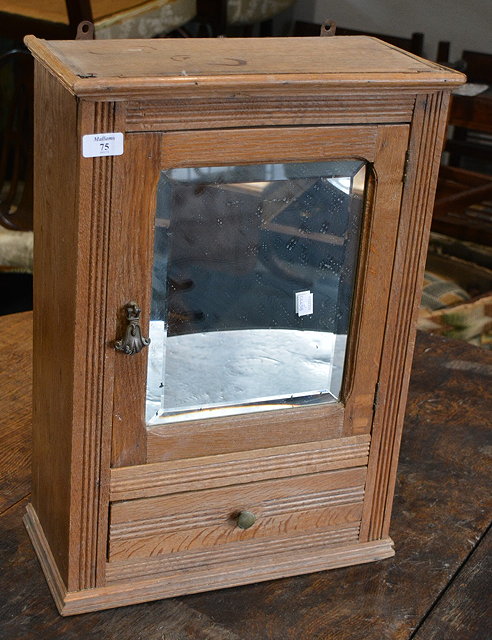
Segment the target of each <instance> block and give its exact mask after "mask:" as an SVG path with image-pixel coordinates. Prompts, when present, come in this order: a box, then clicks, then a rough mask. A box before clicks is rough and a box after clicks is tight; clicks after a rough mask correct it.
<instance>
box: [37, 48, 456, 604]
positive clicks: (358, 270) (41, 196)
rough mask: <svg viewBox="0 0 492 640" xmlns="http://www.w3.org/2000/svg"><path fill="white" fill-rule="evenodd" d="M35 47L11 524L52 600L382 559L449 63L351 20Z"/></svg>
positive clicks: (164, 592) (137, 595)
mask: <svg viewBox="0 0 492 640" xmlns="http://www.w3.org/2000/svg"><path fill="white" fill-rule="evenodd" d="M27 44H28V46H29V48H30V49H31V51H32V53H33V55H34V56H35V58H36V115H35V119H36V134H35V148H36V154H35V157H36V178H35V188H36V209H35V237H36V248H35V274H36V278H35V311H34V358H35V363H34V403H33V404H34V417H33V421H34V462H33V496H32V505H30V506H29V508H28V513H27V515H26V526H27V528H28V531H29V533H30V535H31V538H32V540H33V543H34V545H35V547H36V550H37V552H38V556H39V558H40V561H41V564H42V566H43V569H44V571H45V573H46V576H47V579H48V583H49V586H50V588H51V590H52V593H53V596H54V598H55V600H56V603H57V605H58V607H59V609H60V612H61V613H62V614H65V615H69V614H73V613H80V612H84V611H90V610H95V609H101V608H107V607H115V606H119V605H125V604H130V603H135V602H143V601H146V600H152V599H158V598H161V597H165V596H172V595H178V594H183V593H191V592H197V591H204V590H208V589H213V588H219V587H227V586H232V585H237V584H242V583H248V582H256V581H259V580H267V579H270V578H275V577H280V576H289V575H295V574H298V573H305V572H311V571H318V570H322V569H328V568H333V567H341V566H345V565H350V564H355V563H359V562H369V561H372V560H377V559H381V558H386V557H388V556H390V555H392V554H393V543H392V541H391V539H390V538H389V535H388V531H389V519H390V512H391V502H392V496H393V487H394V479H395V473H396V463H397V456H398V448H399V440H400V432H401V424H402V419H403V412H404V408H405V396H406V389H407V384H408V374H409V367H410V363H411V357H412V348H413V342H414V336H415V333H414V317H415V312H416V308H417V304H418V298H419V292H420V280H421V276H422V270H423V264H424V259H425V249H426V240H427V233H428V227H429V223H430V214H431V210H432V201H433V193H434V188H435V182H436V175H437V168H438V164H439V154H440V150H441V145H442V140H443V135H444V129H445V124H446V110H447V105H448V98H449V93H450V90H451V88H452V87H453V86H455V85H457V84H460V83H461V82H462V79H463V77H462V76H461V75H460V74H458V73H455V72H452V71H449V70H447V69H443V68H442V67H439V66H437V65H435V64H432V63H430V62H426V61H423V60H420V59H418V58H416V57H414V56H412V55H409V54H407V53H402V52H400V51H398V50H397V49H395V48H394V47H392V46H389V45H386V44H384V43H381V42H378V41H377V40H374V39H372V38H365V37H335V38H302V39H289V38H285V39H260V40H252V39H248V40H246V39H245V40H242V39H218V40H198V39H195V40H193V39H190V40H179V41H173V40H153V41H132V40H129V41H124V40H119V41H95V42H94V41H77V42H45V41H42V40H38V39H36V38H33V37H28V38H27ZM149 339H150V343H149ZM115 347H116V348H115Z"/></svg>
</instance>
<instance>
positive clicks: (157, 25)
mask: <svg viewBox="0 0 492 640" xmlns="http://www.w3.org/2000/svg"><path fill="white" fill-rule="evenodd" d="M195 15H196V1H195V0H150V1H149V2H144V3H143V4H139V5H138V6H136V7H133V8H132V9H128V10H126V11H121V12H118V13H116V14H114V15H112V16H109V17H105V18H101V19H99V20H96V21H95V29H96V38H97V39H98V40H99V39H109V38H152V37H154V36H156V35H157V34H160V33H168V32H169V31H172V30H173V29H176V28H177V27H179V26H181V25H183V24H185V23H186V22H188V21H189V20H191V19H192V18H193V17H194V16H195Z"/></svg>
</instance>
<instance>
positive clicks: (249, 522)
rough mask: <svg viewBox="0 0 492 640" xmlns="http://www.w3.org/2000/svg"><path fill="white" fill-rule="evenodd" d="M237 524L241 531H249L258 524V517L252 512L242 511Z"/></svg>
mask: <svg viewBox="0 0 492 640" xmlns="http://www.w3.org/2000/svg"><path fill="white" fill-rule="evenodd" d="M236 522H237V526H238V527H239V528H240V529H249V528H250V527H252V526H253V525H254V523H255V522H256V516H255V514H254V513H251V511H240V513H239V515H238V516H237V521H236Z"/></svg>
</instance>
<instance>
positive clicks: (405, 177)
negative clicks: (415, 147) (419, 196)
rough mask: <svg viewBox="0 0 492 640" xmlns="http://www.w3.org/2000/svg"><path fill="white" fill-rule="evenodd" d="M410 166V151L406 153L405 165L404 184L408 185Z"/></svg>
mask: <svg viewBox="0 0 492 640" xmlns="http://www.w3.org/2000/svg"><path fill="white" fill-rule="evenodd" d="M409 164H410V149H407V150H406V152H405V163H404V164H403V184H406V182H407V178H408V165H409Z"/></svg>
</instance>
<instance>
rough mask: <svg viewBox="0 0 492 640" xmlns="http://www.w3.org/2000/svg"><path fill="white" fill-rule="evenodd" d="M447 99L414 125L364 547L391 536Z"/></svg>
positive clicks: (427, 104) (431, 98)
mask: <svg viewBox="0 0 492 640" xmlns="http://www.w3.org/2000/svg"><path fill="white" fill-rule="evenodd" d="M448 104H449V94H448V93H435V94H429V95H422V96H419V98H418V99H417V102H416V108H415V115H414V120H413V122H412V128H411V136H410V146H409V156H408V163H407V171H406V173H407V179H406V184H405V187H404V192H403V200H402V210H401V216H400V223H399V227H398V243H397V251H396V257H395V264H394V269H393V278H392V284H391V294H390V306H389V310H388V316H387V321H386V332H385V338H384V346H383V358H382V366H381V372H380V379H379V383H380V384H379V393H378V403H377V407H376V411H375V415H374V423H373V437H372V442H371V449H370V453H369V466H368V477H367V485H366V499H365V504H364V514H363V518H362V526H361V541H362V542H366V541H367V540H378V539H380V538H384V537H385V536H386V535H387V534H388V531H389V523H390V516H391V508H392V502H393V495H394V486H395V476H396V468H397V464H398V452H399V448H400V440H401V430H402V425H403V418H404V414H405V404H406V399H407V391H408V383H409V379H410V368H411V364H412V356H413V348H414V344H415V334H416V319H417V317H416V316H417V311H418V305H419V302H420V296H421V293H422V283H423V271H424V266H425V257H426V252H427V242H428V238H429V231H430V223H431V219H432V207H433V203H434V195H435V188H436V183H437V174H438V171H439V160H440V156H441V150H442V146H443V142H444V134H445V128H446V113H447V109H448Z"/></svg>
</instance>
